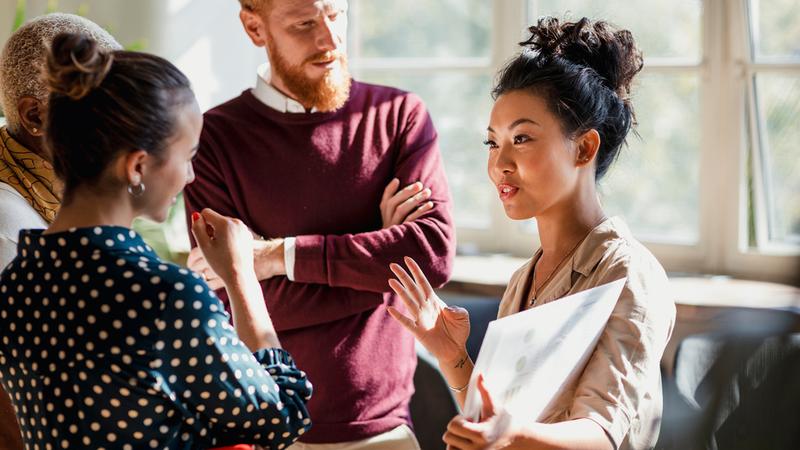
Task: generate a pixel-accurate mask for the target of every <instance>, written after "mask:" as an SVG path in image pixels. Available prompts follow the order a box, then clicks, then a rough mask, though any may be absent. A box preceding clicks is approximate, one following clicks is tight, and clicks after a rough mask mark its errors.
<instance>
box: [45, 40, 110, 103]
mask: <svg viewBox="0 0 800 450" xmlns="http://www.w3.org/2000/svg"><path fill="white" fill-rule="evenodd" d="M113 60H114V55H113V53H111V52H108V51H104V50H101V49H100V48H99V46H98V45H97V42H96V41H95V40H94V39H92V38H91V37H89V36H87V35H84V34H80V33H62V34H59V35H58V36H56V37H55V38H54V39H53V43H52V44H51V46H50V53H49V54H48V56H47V71H46V74H45V79H46V80H47V84H48V86H49V88H50V91H51V93H53V94H60V95H65V96H67V97H69V98H71V99H73V100H80V99H81V98H83V97H85V96H86V95H88V94H89V93H90V92H91V91H92V90H93V89H95V88H97V87H98V86H100V84H101V83H102V82H103V79H105V77H106V75H107V74H108V72H109V70H110V69H111V63H112V62H113Z"/></svg>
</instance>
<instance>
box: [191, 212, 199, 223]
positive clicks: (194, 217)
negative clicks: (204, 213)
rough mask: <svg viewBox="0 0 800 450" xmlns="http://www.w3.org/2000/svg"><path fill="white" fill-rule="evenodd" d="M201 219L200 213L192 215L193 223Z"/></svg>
mask: <svg viewBox="0 0 800 450" xmlns="http://www.w3.org/2000/svg"><path fill="white" fill-rule="evenodd" d="M199 218H200V213H199V212H197V211H195V212H193V213H192V222H196V221H197V219H199Z"/></svg>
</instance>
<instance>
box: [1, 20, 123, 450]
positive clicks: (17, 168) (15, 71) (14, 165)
mask: <svg viewBox="0 0 800 450" xmlns="http://www.w3.org/2000/svg"><path fill="white" fill-rule="evenodd" d="M65 32H70V33H83V34H85V35H88V36H91V37H92V38H93V39H94V40H95V41H96V42H97V45H98V46H99V47H100V48H103V49H108V50H112V49H119V48H121V46H120V45H119V43H117V41H116V40H115V39H114V38H113V37H112V36H111V35H110V34H109V33H108V32H106V31H105V30H104V29H103V28H101V27H100V26H99V25H97V24H96V23H94V22H92V21H90V20H88V19H85V18H83V17H80V16H76V15H73V14H62V13H53V14H47V15H44V16H39V17H37V18H35V19H33V20H31V21H30V22H28V23H26V24H25V25H23V26H22V27H21V28H19V29H18V30H17V31H16V32H14V34H12V35H11V37H10V38H9V39H8V41H7V42H6V44H5V47H4V48H3V54H2V59H0V102H2V106H3V112H4V113H5V116H6V125H5V126H3V127H0V269H2V268H3V267H5V266H6V265H7V264H8V263H9V262H10V261H11V260H12V259H13V258H14V257H15V256H16V254H17V239H18V235H19V232H20V230H22V229H28V228H46V227H47V225H48V224H49V223H50V222H52V221H53V219H54V217H55V213H56V211H57V210H58V207H59V205H60V203H61V192H60V187H59V182H58V181H57V180H56V176H55V173H54V172H53V166H52V165H51V160H50V157H49V156H48V154H47V152H46V151H45V149H44V138H43V135H44V132H43V130H42V129H43V122H44V118H45V115H46V108H47V99H48V96H49V92H48V89H47V84H46V83H45V81H44V79H43V78H42V76H41V72H42V69H43V68H44V67H45V62H46V56H47V50H48V48H49V47H50V43H51V42H52V41H53V38H54V37H55V36H57V35H59V34H61V33H65ZM22 448H23V447H22V441H21V437H20V432H19V427H18V425H17V422H16V419H15V416H14V411H13V409H12V407H11V403H10V400H9V398H8V396H7V395H6V393H5V391H3V389H2V387H0V450H6V449H8V450H16V449H22Z"/></svg>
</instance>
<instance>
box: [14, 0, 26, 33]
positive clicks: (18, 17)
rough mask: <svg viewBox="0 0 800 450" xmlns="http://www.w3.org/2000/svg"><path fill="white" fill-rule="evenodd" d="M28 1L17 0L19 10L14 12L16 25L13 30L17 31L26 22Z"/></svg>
mask: <svg viewBox="0 0 800 450" xmlns="http://www.w3.org/2000/svg"><path fill="white" fill-rule="evenodd" d="M27 3H28V2H27V1H26V0H17V10H16V12H15V13H14V25H13V26H12V27H11V30H12V31H17V29H19V27H21V26H22V24H23V23H25V10H26V9H27V6H28V4H27Z"/></svg>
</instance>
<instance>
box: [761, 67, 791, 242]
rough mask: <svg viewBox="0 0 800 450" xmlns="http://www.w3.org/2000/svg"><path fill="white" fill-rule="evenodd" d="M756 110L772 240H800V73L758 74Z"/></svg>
mask: <svg viewBox="0 0 800 450" xmlns="http://www.w3.org/2000/svg"><path fill="white" fill-rule="evenodd" d="M756 92H757V96H758V111H759V113H760V114H761V115H762V117H761V123H762V124H765V125H766V130H764V131H765V133H764V135H763V136H762V142H763V143H764V144H765V148H764V149H763V150H764V152H763V154H762V155H763V158H764V161H765V163H766V164H765V167H764V170H765V171H766V176H765V177H764V179H765V180H766V181H767V183H768V186H767V193H768V194H769V195H770V198H769V201H768V205H769V206H770V207H769V215H770V217H769V224H770V230H769V231H770V233H769V234H770V239H771V240H772V241H777V242H784V243H794V244H800V158H799V157H798V152H797V143H798V142H800V128H798V126H797V118H798V117H800V76H796V75H795V76H790V75H774V74H759V75H758V76H757V77H756Z"/></svg>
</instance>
